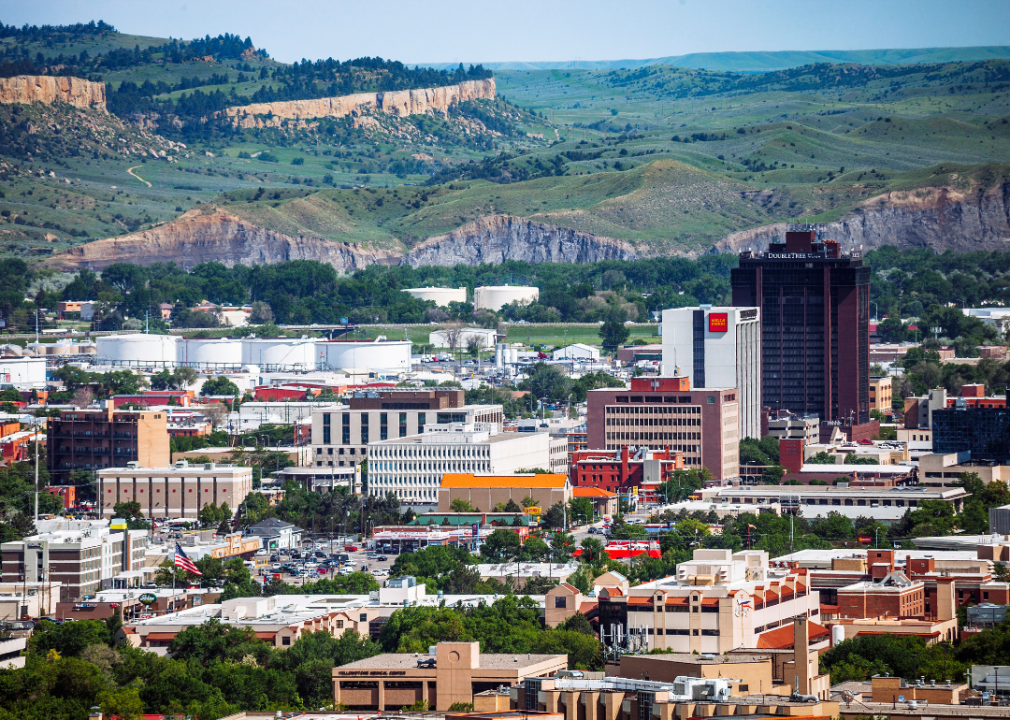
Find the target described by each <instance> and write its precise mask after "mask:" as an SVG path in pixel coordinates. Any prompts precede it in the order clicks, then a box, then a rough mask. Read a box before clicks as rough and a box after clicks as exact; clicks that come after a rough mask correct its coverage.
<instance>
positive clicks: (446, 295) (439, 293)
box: [403, 287, 466, 307]
mask: <svg viewBox="0 0 1010 720" xmlns="http://www.w3.org/2000/svg"><path fill="white" fill-rule="evenodd" d="M403 292H405V293H407V294H408V295H410V296H411V297H415V298H417V299H418V300H431V301H432V302H433V303H435V304H436V305H441V306H442V307H448V306H449V303H451V302H461V303H465V302H466V288H465V287H461V288H443V287H423V288H407V289H406V290H404V291H403Z"/></svg>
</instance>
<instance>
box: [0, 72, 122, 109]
mask: <svg viewBox="0 0 1010 720" xmlns="http://www.w3.org/2000/svg"><path fill="white" fill-rule="evenodd" d="M0 103H3V104H5V105H16V104H22V105H29V104H31V103H45V104H46V105H51V104H53V103H66V104H68V105H73V106H74V107H76V108H80V109H82V110H86V109H88V108H92V109H95V110H105V83H101V82H91V81H90V80H82V79H81V78H76V77H57V76H54V75H18V76H17V77H9V78H0Z"/></svg>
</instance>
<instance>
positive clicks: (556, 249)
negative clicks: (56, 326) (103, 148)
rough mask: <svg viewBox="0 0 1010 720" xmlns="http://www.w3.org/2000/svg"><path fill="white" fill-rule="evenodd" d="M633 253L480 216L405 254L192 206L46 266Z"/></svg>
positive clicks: (588, 238) (565, 232)
mask: <svg viewBox="0 0 1010 720" xmlns="http://www.w3.org/2000/svg"><path fill="white" fill-rule="evenodd" d="M636 257H637V255H636V253H635V251H634V249H633V248H632V247H631V246H630V245H629V244H628V243H626V242H624V241H622V240H615V239H614V238H608V237H600V236H598V235H591V234H589V233H585V232H580V231H578V230H569V229H568V228H559V227H555V226H553V225H547V224H544V223H537V222H530V221H529V220H524V219H522V218H517V217H510V216H507V215H493V216H490V217H485V218H481V219H480V220H477V221H475V222H472V223H469V224H467V225H464V226H463V227H461V228H459V229H457V230H454V231H452V232H451V233H448V234H446V235H439V236H436V237H432V238H429V239H428V240H425V241H424V242H422V243H420V244H418V245H417V246H415V247H414V248H413V249H412V250H410V252H408V253H407V254H406V255H404V254H402V253H398V252H395V251H390V250H377V249H370V248H364V247H362V246H360V245H358V244H356V243H350V242H335V241H332V240H326V239H324V238H318V237H306V236H292V235H285V234H284V233H280V232H276V231H274V230H267V229H266V228H262V227H259V226H258V225H254V224H252V223H250V222H248V221H246V220H243V219H242V218H240V217H237V216H235V215H232V214H231V213H228V212H226V211H224V210H221V209H205V210H192V211H190V212H188V213H186V214H185V215H183V216H181V217H180V218H179V219H178V220H175V221H174V222H171V223H168V224H166V225H162V226H160V227H157V228H152V229H150V230H145V231H143V232H139V233H133V234H132V235H124V236H123V237H118V238H108V239H105V240H97V241H95V242H91V243H88V244H86V245H81V246H80V247H76V248H71V249H70V250H67V251H66V252H63V253H60V254H59V255H55V256H53V257H52V258H50V259H49V260H48V261H47V263H46V264H47V265H48V266H49V267H52V268H54V269H58V270H63V271H75V270H79V269H81V268H90V269H93V270H100V269H102V268H104V267H108V266H109V265H112V264H114V263H118V262H129V263H134V264H137V265H151V264H153V263H156V262H174V263H175V264H176V265H178V266H179V267H181V268H184V269H186V270H189V269H191V268H193V267H195V266H196V265H199V264H200V263H203V262H210V261H215V262H220V263H223V264H224V265H227V266H229V267H231V266H232V265H240V264H241V265H260V264H268V263H276V262H284V261H286V260H318V261H319V262H324V263H328V264H329V265H332V266H333V267H334V268H336V269H337V270H339V271H341V272H350V271H354V270H358V269H360V268H363V267H365V266H367V265H373V264H375V263H381V264H386V265H397V264H409V265H412V266H414V267H417V266H420V265H443V266H452V265H456V264H457V263H466V264H474V265H475V264H478V263H491V264H499V263H503V262H505V261H506V260H526V261H527V262H534V263H537V262H574V263H587V262H595V261H597V260H612V259H621V260H634V259H635V258H636Z"/></svg>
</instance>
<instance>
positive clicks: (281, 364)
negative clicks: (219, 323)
mask: <svg viewBox="0 0 1010 720" xmlns="http://www.w3.org/2000/svg"><path fill="white" fill-rule="evenodd" d="M242 364H243V365H257V366H259V367H261V368H265V369H271V370H315V369H316V341H315V340H312V339H309V338H301V339H297V340H296V339H292V338H242Z"/></svg>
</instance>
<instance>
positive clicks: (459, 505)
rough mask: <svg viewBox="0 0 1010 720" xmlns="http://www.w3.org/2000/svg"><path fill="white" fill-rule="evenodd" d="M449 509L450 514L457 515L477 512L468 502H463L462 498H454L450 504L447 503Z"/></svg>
mask: <svg viewBox="0 0 1010 720" xmlns="http://www.w3.org/2000/svg"><path fill="white" fill-rule="evenodd" d="M449 509H450V510H451V511H452V512H457V513H472V512H477V509H476V508H475V507H474V506H473V505H471V504H470V501H469V500H464V499H463V498H456V499H455V500H453V501H452V502H451V503H449Z"/></svg>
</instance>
